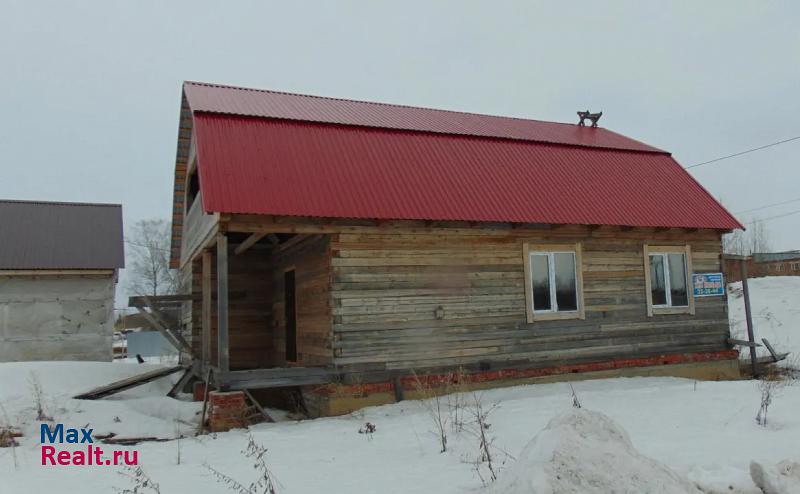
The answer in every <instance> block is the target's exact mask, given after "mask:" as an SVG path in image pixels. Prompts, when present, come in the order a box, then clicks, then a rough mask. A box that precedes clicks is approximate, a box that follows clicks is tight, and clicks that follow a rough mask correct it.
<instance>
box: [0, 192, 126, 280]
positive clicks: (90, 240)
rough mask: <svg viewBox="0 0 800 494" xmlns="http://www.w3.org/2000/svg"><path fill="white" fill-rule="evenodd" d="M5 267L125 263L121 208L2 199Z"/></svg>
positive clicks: (0, 257)
mask: <svg viewBox="0 0 800 494" xmlns="http://www.w3.org/2000/svg"><path fill="white" fill-rule="evenodd" d="M0 239H1V240H0V270H2V269H115V268H122V267H124V266H125V257H124V251H123V245H122V206H120V205H118V204H84V203H69V202H66V203H65V202H39V201H9V200H0Z"/></svg>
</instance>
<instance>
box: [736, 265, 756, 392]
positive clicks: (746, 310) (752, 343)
mask: <svg viewBox="0 0 800 494" xmlns="http://www.w3.org/2000/svg"><path fill="white" fill-rule="evenodd" d="M740 262H741V266H742V294H743V296H744V314H745V319H746V320H747V339H748V340H749V341H750V365H751V366H752V370H753V376H758V357H757V356H756V338H755V336H754V335H753V315H752V313H751V311H750V290H749V289H748V288H747V259H742V260H741V261H740Z"/></svg>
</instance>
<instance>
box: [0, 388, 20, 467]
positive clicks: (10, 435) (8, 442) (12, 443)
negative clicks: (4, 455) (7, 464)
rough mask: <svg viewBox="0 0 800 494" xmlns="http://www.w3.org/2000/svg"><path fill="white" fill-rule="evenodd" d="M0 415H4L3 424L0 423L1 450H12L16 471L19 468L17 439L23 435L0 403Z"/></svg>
mask: <svg viewBox="0 0 800 494" xmlns="http://www.w3.org/2000/svg"><path fill="white" fill-rule="evenodd" d="M0 415H2V419H3V421H2V423H0V448H11V460H12V462H13V464H14V470H16V469H17V468H19V462H18V461H17V446H19V443H18V442H17V438H18V437H21V436H22V433H21V432H20V431H19V430H18V429H17V428H16V427H14V426H13V425H11V419H10V418H9V417H8V412H6V408H5V407H4V406H3V404H2V403H0Z"/></svg>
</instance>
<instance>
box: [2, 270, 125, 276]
mask: <svg viewBox="0 0 800 494" xmlns="http://www.w3.org/2000/svg"><path fill="white" fill-rule="evenodd" d="M113 274H114V270H113V269H0V276H111V275H113Z"/></svg>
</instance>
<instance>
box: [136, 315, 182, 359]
mask: <svg viewBox="0 0 800 494" xmlns="http://www.w3.org/2000/svg"><path fill="white" fill-rule="evenodd" d="M136 309H137V310H138V311H139V313H140V314H141V315H142V316H143V317H144V318H145V319H146V320H147V322H149V323H150V324H152V325H153V327H154V328H156V329H157V330H158V332H159V333H161V334H162V335H164V338H166V339H167V341H169V342H170V344H171V345H172V346H174V347H175V349H176V350H178V351H179V352H180V351H185V352H186V353H188V354H189V355H192V347H191V346H190V345H189V343H188V342H187V341H186V340H185V339H184V338H183V336H181V335H180V334H178V333H173V332H172V330H171V329H170V328H169V327H168V326H167V325H166V324H165V323H164V321H163V319H161V318H160V317H158V316H157V315H156V314H155V313H154V312H149V311H147V310H146V309H144V308H142V307H137V308H136Z"/></svg>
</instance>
